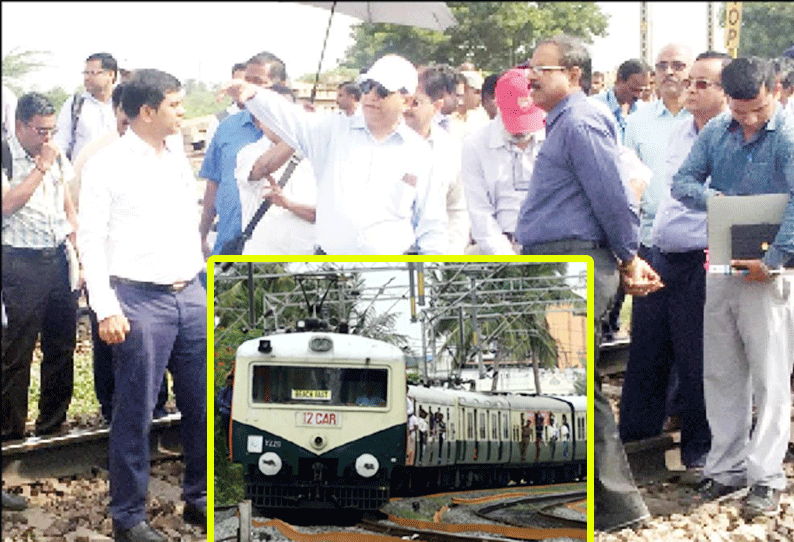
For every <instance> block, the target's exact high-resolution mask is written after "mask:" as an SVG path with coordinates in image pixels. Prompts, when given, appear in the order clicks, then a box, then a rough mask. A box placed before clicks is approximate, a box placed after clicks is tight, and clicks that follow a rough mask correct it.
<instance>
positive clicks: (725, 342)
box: [671, 57, 794, 515]
mask: <svg viewBox="0 0 794 542" xmlns="http://www.w3.org/2000/svg"><path fill="white" fill-rule="evenodd" d="M774 81H775V76H774V71H773V70H772V67H771V65H770V63H769V62H767V61H766V60H763V59H760V58H756V57H750V58H737V59H735V60H733V61H732V62H731V63H730V64H728V65H727V66H726V67H725V68H724V69H723V70H722V76H721V82H722V87H723V89H724V90H725V93H726V94H727V95H728V107H729V108H730V113H727V112H726V113H723V114H722V115H719V116H717V117H715V118H714V119H712V120H711V121H710V122H709V123H708V124H707V125H706V126H705V127H704V128H703V130H701V132H700V135H699V136H698V139H697V141H695V144H694V145H693V147H692V150H691V152H690V153H689V155H688V156H687V159H686V161H685V162H684V164H683V165H682V166H681V168H680V169H679V170H678V173H676V174H675V175H674V176H673V186H672V190H671V193H672V195H673V197H675V198H677V199H678V200H680V201H681V202H683V203H684V204H686V205H688V206H690V207H693V208H696V209H705V206H706V201H707V200H708V198H709V197H711V196H715V195H718V194H725V195H750V194H772V193H783V194H789V202H788V206H787V207H786V210H785V213H784V215H783V219H782V221H781V224H780V228H779V230H778V232H777V235H776V237H775V239H774V241H773V242H772V244H771V245H770V246H769V249H768V250H767V251H766V253H765V254H764V256H763V258H760V259H754V260H733V261H732V262H731V265H732V267H733V268H734V269H738V270H741V271H742V272H743V273H742V274H741V275H739V274H734V275H718V274H713V273H708V274H707V275H706V306H705V309H704V334H703V346H704V356H703V377H704V380H703V391H704V394H705V398H706V416H707V418H708V422H709V425H710V426H711V432H712V441H711V450H710V452H709V454H708V456H707V458H706V465H705V467H704V469H703V475H704V477H705V479H704V481H703V483H702V484H701V486H700V487H699V500H701V501H706V500H712V499H716V498H719V497H722V496H725V495H728V494H730V493H733V492H735V491H737V490H739V489H741V488H743V487H744V486H745V485H748V486H750V492H749V494H748V496H747V498H746V500H745V502H744V506H745V511H746V512H747V513H749V514H752V515H755V514H767V515H777V514H778V513H779V510H780V492H781V490H783V489H784V488H785V487H786V475H785V472H784V471H783V457H784V456H785V454H786V446H787V445H788V441H789V435H790V431H791V424H790V417H791V390H790V389H789V375H791V369H792V362H794V276H791V275H787V274H777V273H776V271H779V270H780V268H781V267H792V266H794V118H792V116H791V114H790V113H789V112H787V111H784V110H783V108H782V107H781V106H780V104H779V103H778V102H777V100H775V98H774V96H773V94H772V89H773V88H774ZM709 176H711V183H710V185H709V186H708V187H706V186H705V181H706V179H707V178H708V177H709ZM753 406H755V412H756V417H757V421H756V423H755V429H754V430H753V431H752V433H751V426H752V412H753Z"/></svg>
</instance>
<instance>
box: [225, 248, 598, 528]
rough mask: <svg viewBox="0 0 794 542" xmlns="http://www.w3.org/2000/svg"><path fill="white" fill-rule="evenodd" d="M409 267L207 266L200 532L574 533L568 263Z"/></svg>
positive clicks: (581, 384) (574, 341)
mask: <svg viewBox="0 0 794 542" xmlns="http://www.w3.org/2000/svg"><path fill="white" fill-rule="evenodd" d="M547 258H549V259H552V260H553V258H554V257H553V256H552V257H547ZM416 260H417V258H412V261H398V262H382V261H378V262H326V261H323V262H319V261H313V262H285V263H283V262H272V263H266V262H250V263H249V262H235V263H215V267H214V273H213V274H212V275H211V276H212V277H213V279H214V280H213V284H214V289H213V300H212V301H213V303H212V304H211V310H212V312H213V313H214V319H215V320H214V332H213V334H212V335H213V339H212V341H213V346H214V363H215V378H214V386H215V389H214V394H215V409H214V419H215V431H214V436H215V450H214V480H215V486H214V507H215V522H214V535H213V536H214V540H236V539H237V538H236V537H237V536H238V535H243V533H247V535H248V536H250V537H251V538H250V539H251V540H258V539H261V537H264V539H267V540H292V539H295V538H294V537H295V536H296V533H318V532H320V533H336V532H341V533H351V536H352V533H361V532H362V530H366V531H369V532H372V533H378V532H388V533H390V534H391V535H392V536H396V535H399V536H400V537H414V538H419V539H421V538H422V536H423V533H424V532H425V531H427V530H435V531H443V530H447V531H449V532H460V531H461V530H464V531H471V532H489V533H493V535H494V536H498V535H502V536H530V535H532V538H559V537H569V538H572V539H586V534H587V498H586V497H587V480H586V476H587V458H588V453H587V444H588V429H587V428H588V412H587V382H588V377H587V367H588V345H589V344H590V343H591V342H592V341H591V327H592V326H588V318H587V314H588V312H587V309H588V303H587V295H588V278H587V263H585V262H586V259H585V258H581V257H577V258H573V257H569V258H567V260H568V261H548V262H534V261H520V260H519V259H518V258H515V259H513V260H512V261H509V262H496V263H494V262H429V261H416ZM573 260H578V261H573ZM590 355H591V359H592V353H590ZM212 532H213V531H212V530H211V534H212ZM240 539H241V540H242V539H244V538H240Z"/></svg>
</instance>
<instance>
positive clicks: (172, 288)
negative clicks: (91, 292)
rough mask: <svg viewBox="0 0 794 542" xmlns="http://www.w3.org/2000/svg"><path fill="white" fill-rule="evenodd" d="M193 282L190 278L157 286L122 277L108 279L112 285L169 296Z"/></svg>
mask: <svg viewBox="0 0 794 542" xmlns="http://www.w3.org/2000/svg"><path fill="white" fill-rule="evenodd" d="M194 280H196V279H195V278H192V279H190V280H183V281H179V282H175V283H173V284H157V283H154V282H142V281H140V280H132V279H125V278H123V277H110V283H111V284H113V285H116V284H123V285H124V286H132V287H133V288H140V289H141V290H149V291H151V292H162V293H171V294H175V293H179V292H181V291H182V290H184V289H185V288H187V286H188V285H189V284H190V283H191V282H193V281H194Z"/></svg>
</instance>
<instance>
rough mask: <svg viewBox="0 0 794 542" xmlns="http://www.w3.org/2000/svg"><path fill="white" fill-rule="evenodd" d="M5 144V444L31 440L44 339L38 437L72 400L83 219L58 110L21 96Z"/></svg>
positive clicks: (56, 423) (59, 420)
mask: <svg viewBox="0 0 794 542" xmlns="http://www.w3.org/2000/svg"><path fill="white" fill-rule="evenodd" d="M15 124H16V126H15V131H14V133H13V134H12V135H11V137H10V138H9V139H8V142H7V144H8V147H7V148H6V142H4V143H3V147H4V149H3V155H4V156H3V177H2V179H3V184H2V190H3V194H2V195H3V198H2V199H3V299H4V301H5V304H6V310H7V314H8V328H7V329H4V330H3V339H2V343H3V345H2V348H3V440H4V441H5V440H9V439H21V438H23V437H24V436H25V421H26V419H27V415H28V387H29V384H30V365H31V361H32V359H33V349H34V347H35V345H36V339H37V338H38V337H39V334H40V335H41V350H42V354H43V358H42V361H41V397H40V399H39V417H38V419H37V420H36V427H35V433H36V434H37V435H47V434H52V433H56V432H58V431H59V430H60V428H61V426H62V424H63V422H64V421H65V420H66V411H67V410H68V408H69V403H70V402H71V399H72V389H73V383H74V379H73V371H74V365H73V353H74V347H75V333H76V311H77V298H76V296H75V295H74V294H73V292H72V289H71V286H70V280H69V263H68V260H67V254H66V239H67V237H69V238H70V240H71V241H72V243H73V242H74V236H75V230H76V227H77V219H76V216H75V212H74V206H73V205H72V200H71V197H70V195H69V191H68V189H67V187H66V186H67V185H66V183H67V182H69V181H71V179H72V178H73V177H74V171H73V170H72V166H71V164H70V163H69V161H68V160H66V159H64V158H62V156H61V151H60V149H59V148H58V147H57V145H55V144H54V143H53V142H52V139H51V138H52V136H53V134H54V133H55V132H56V131H57V128H56V127H55V108H54V107H53V106H52V104H51V103H50V101H49V100H48V99H47V98H46V97H45V96H43V95H41V94H38V93H35V92H31V93H29V94H25V95H24V96H22V97H21V98H20V99H19V102H18V103H17V110H16V123H15ZM9 170H10V172H9Z"/></svg>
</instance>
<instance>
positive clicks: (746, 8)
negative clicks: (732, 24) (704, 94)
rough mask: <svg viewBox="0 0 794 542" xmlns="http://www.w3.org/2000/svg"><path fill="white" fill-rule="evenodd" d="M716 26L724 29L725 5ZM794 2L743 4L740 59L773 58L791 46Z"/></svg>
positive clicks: (793, 33) (793, 35)
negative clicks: (749, 57)
mask: <svg viewBox="0 0 794 542" xmlns="http://www.w3.org/2000/svg"><path fill="white" fill-rule="evenodd" d="M719 23H720V26H721V27H723V28H724V27H725V5H724V3H723V4H722V7H721V8H720V15H719ZM792 29H794V3H789V2H743V3H742V28H741V33H740V35H739V56H760V57H764V58H775V57H778V56H780V55H781V54H782V53H783V51H785V50H786V49H788V48H789V47H791V46H792V45H794V31H792Z"/></svg>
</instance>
